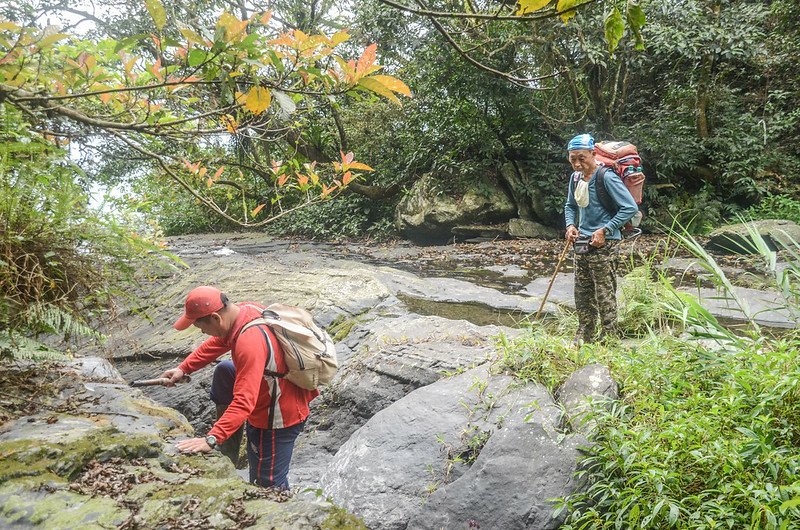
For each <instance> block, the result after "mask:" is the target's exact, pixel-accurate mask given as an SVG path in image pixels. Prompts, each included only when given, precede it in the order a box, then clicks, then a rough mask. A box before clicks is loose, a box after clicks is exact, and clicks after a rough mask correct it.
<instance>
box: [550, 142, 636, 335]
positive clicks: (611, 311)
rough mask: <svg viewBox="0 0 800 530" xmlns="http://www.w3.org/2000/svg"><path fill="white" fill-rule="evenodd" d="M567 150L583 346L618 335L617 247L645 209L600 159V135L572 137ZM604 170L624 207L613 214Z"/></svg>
mask: <svg viewBox="0 0 800 530" xmlns="http://www.w3.org/2000/svg"><path fill="white" fill-rule="evenodd" d="M567 151H568V153H569V163H570V165H572V169H573V170H574V173H573V174H572V177H571V178H570V180H569V192H568V193H567V201H566V203H565V204H564V220H565V222H566V225H567V232H566V238H567V240H569V241H570V242H572V244H573V251H574V255H575V308H576V310H577V312H578V331H577V333H576V334H575V344H576V345H580V344H582V343H584V342H594V341H595V340H598V339H602V338H605V337H607V336H615V335H616V323H617V252H616V251H615V246H616V244H617V243H618V242H619V240H620V239H622V235H621V234H620V228H621V227H622V226H623V225H624V224H625V223H626V222H627V221H628V220H629V219H630V218H631V217H633V216H634V214H636V212H638V211H639V208H638V207H637V206H636V203H635V202H634V200H633V197H631V194H630V193H629V192H628V189H627V188H626V187H625V185H624V184H623V183H622V180H621V179H620V178H619V176H618V175H617V174H616V173H615V172H614V171H613V170H611V169H610V168H606V167H604V166H603V165H602V164H598V162H597V160H595V156H594V138H592V136H591V135H590V134H580V135H578V136H576V137H575V138H573V139H572V140H570V142H569V145H567ZM601 171H602V172H603V178H602V181H603V183H604V184H605V187H606V190H607V191H608V195H609V196H610V197H611V199H612V200H613V202H614V203H615V204H616V205H617V206H618V208H619V209H618V210H617V212H616V213H614V212H609V211H608V210H607V209H606V208H605V207H604V206H603V204H602V202H601V201H600V199H599V198H598V196H597V189H596V186H597V185H598V182H597V175H598V173H600V172H601ZM598 320H599V321H600V329H599V330H598V329H597V323H598Z"/></svg>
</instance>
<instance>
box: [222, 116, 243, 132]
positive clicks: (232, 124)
mask: <svg viewBox="0 0 800 530" xmlns="http://www.w3.org/2000/svg"><path fill="white" fill-rule="evenodd" d="M220 120H222V124H223V125H225V128H226V129H228V132H229V133H231V134H235V133H236V130H237V129H238V128H239V124H238V123H237V122H236V118H234V117H233V116H231V115H230V114H223V115H222V116H220Z"/></svg>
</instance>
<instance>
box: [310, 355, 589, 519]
mask: <svg viewBox="0 0 800 530" xmlns="http://www.w3.org/2000/svg"><path fill="white" fill-rule="evenodd" d="M559 426H560V410H559V408H558V407H557V406H556V405H555V404H554V402H553V400H552V398H551V397H550V395H549V393H548V392H547V390H546V389H545V388H544V387H542V386H541V385H536V384H529V385H525V386H519V385H518V384H515V382H514V380H513V379H512V378H511V377H508V376H496V375H495V376H492V375H490V374H489V372H488V370H487V367H486V366H481V367H478V368H474V369H471V370H468V371H466V372H464V373H461V374H459V375H455V376H453V377H450V378H446V379H441V380H439V381H437V382H436V383H433V384H431V385H428V386H426V387H423V388H420V389H418V390H415V391H414V392H412V393H410V394H409V395H407V396H406V397H405V398H403V399H402V400H400V401H397V402H396V403H394V404H393V405H391V406H389V407H388V408H386V409H384V410H382V411H381V412H379V413H377V414H376V415H375V416H373V418H372V419H371V420H370V421H369V422H367V424H366V425H364V426H363V427H362V428H361V429H359V430H358V431H356V432H355V433H354V434H353V436H352V437H350V439H349V440H348V441H347V442H346V443H345V444H344V445H343V446H342V447H341V449H340V450H339V451H338V453H337V454H336V456H335V457H334V459H333V461H332V462H331V463H330V465H329V466H328V470H327V471H326V473H325V474H324V475H323V477H322V485H323V487H324V489H325V491H326V493H328V494H329V495H331V497H332V498H333V499H335V500H336V501H337V502H341V503H342V504H343V506H345V507H346V508H348V509H349V510H353V511H355V512H357V513H359V514H360V515H361V516H362V517H363V518H364V521H365V522H366V523H367V525H368V526H369V527H370V528H375V529H390V530H401V529H406V528H409V529H410V528H414V529H417V528H420V529H423V528H425V529H427V528H430V529H438V528H462V527H466V526H467V522H468V521H469V520H474V521H476V522H477V523H478V524H481V526H482V527H484V528H503V529H517V528H520V529H522V528H537V529H547V528H558V526H559V525H560V521H559V520H558V519H554V518H553V517H552V514H553V507H552V503H551V502H550V501H549V500H548V499H551V498H554V497H559V496H564V495H567V494H569V493H570V492H571V491H572V490H573V488H574V487H575V484H574V483H573V481H572V479H571V476H572V473H573V472H574V471H575V466H576V461H577V458H578V446H580V445H586V440H585V439H584V438H583V437H581V436H566V435H564V433H561V432H559Z"/></svg>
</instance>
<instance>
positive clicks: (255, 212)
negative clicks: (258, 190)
mask: <svg viewBox="0 0 800 530" xmlns="http://www.w3.org/2000/svg"><path fill="white" fill-rule="evenodd" d="M264 206H266V205H265V204H259V205H258V206H256V207H255V208H253V211H252V212H250V217H255V216H256V215H258V213H259V212H260V211H261V210H263V209H264Z"/></svg>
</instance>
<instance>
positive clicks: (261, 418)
mask: <svg viewBox="0 0 800 530" xmlns="http://www.w3.org/2000/svg"><path fill="white" fill-rule="evenodd" d="M237 305H238V306H239V309H240V311H239V316H238V317H237V318H236V321H235V322H234V324H233V327H232V328H231V331H230V333H228V335H226V336H225V337H210V338H208V339H206V340H205V342H203V344H201V345H200V346H199V347H198V348H197V349H196V350H194V351H193V352H192V353H191V354H189V356H188V357H186V359H184V361H183V362H182V363H181V364H180V365H179V366H178V368H180V369H181V370H182V371H183V372H184V373H185V374H190V373H192V372H196V371H197V370H199V369H200V368H203V367H204V366H206V365H208V364H209V363H210V362H212V361H214V360H215V359H217V358H218V357H219V356H220V355H223V354H225V353H227V352H228V351H230V352H231V357H232V359H233V365H234V366H235V367H236V381H235V383H234V385H233V401H232V402H231V404H230V405H229V406H228V409H227V410H226V411H225V413H224V414H223V415H222V417H221V418H220V419H219V420H217V422H216V423H215V424H214V426H213V427H212V428H211V430H210V431H209V434H210V435H213V436H214V437H215V438H216V439H217V442H218V443H221V442H223V441H224V440H227V439H228V438H229V437H230V436H231V435H232V434H233V433H234V432H236V430H237V429H238V428H239V427H240V426H241V425H242V424H243V423H244V422H245V420H247V421H248V422H249V423H250V425H252V426H253V427H258V428H260V429H281V428H283V427H291V426H292V425H297V424H298V423H301V422H303V421H305V419H306V418H307V417H308V403H309V402H310V401H311V400H312V399H314V398H315V397H317V396H318V395H319V391H318V390H306V389H304V388H300V387H299V386H297V385H295V384H294V383H292V382H290V381H289V380H287V379H284V378H275V377H264V368H265V367H266V369H267V370H268V371H270V372H274V373H285V372H288V368H287V366H286V361H285V360H284V357H283V350H282V349H281V345H280V343H279V342H278V340H277V339H276V338H275V335H274V334H273V333H272V330H270V329H269V327H267V326H253V327H250V328H248V329H247V330H246V331H245V332H244V333H242V334H241V335H239V332H240V330H241V329H242V327H243V326H244V325H245V324H247V323H248V322H250V321H251V320H254V319H256V318H259V317H260V316H261V314H260V312H259V310H260V309H263V308H264V306H262V305H261V304H257V303H253V302H247V303H243V304H237Z"/></svg>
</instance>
